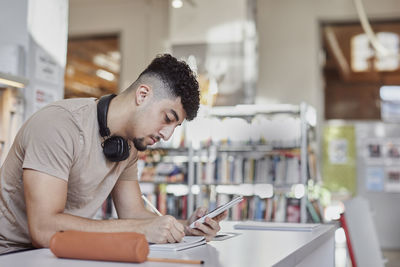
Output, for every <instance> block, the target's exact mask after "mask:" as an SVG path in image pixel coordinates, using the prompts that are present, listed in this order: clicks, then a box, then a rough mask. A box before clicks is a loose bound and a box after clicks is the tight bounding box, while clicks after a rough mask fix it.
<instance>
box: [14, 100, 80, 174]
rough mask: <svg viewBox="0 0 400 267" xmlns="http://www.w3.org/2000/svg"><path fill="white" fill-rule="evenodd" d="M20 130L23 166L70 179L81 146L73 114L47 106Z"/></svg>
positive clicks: (56, 107) (59, 108)
mask: <svg viewBox="0 0 400 267" xmlns="http://www.w3.org/2000/svg"><path fill="white" fill-rule="evenodd" d="M21 130H22V145H23V147H24V150H25V154H24V159H23V164H22V167H23V168H24V169H33V170H36V171H40V172H43V173H46V174H49V175H52V176H55V177H58V178H61V179H63V180H66V181H67V180H68V177H69V172H70V169H71V166H72V164H73V162H74V155H76V153H77V150H78V149H79V135H80V130H79V127H78V125H77V123H76V122H75V120H74V118H73V116H72V114H71V113H70V112H69V111H67V110H65V109H64V108H62V107H58V106H48V107H46V108H44V109H42V110H40V111H38V112H37V113H35V114H34V115H33V116H32V117H31V118H30V119H29V120H28V121H27V123H26V125H24V127H23V129H21Z"/></svg>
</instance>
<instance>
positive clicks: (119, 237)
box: [50, 231, 149, 262]
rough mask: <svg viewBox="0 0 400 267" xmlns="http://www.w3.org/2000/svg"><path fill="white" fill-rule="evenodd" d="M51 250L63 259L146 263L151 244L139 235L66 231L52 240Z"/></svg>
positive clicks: (54, 236) (58, 233)
mask: <svg viewBox="0 0 400 267" xmlns="http://www.w3.org/2000/svg"><path fill="white" fill-rule="evenodd" d="M50 250H51V251H52V252H53V254H54V255H56V256H57V257H59V258H70V259H81V260H101V261H120V262H144V261H146V260H147V255H148V254H149V244H148V243H147V240H146V237H145V236H144V235H143V234H139V233H129V232H126V233H97V232H81V231H64V232H57V233H55V234H54V235H53V236H52V238H51V240H50Z"/></svg>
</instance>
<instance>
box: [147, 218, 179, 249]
mask: <svg viewBox="0 0 400 267" xmlns="http://www.w3.org/2000/svg"><path fill="white" fill-rule="evenodd" d="M144 234H145V236H146V238H147V241H149V242H151V243H176V242H181V241H182V238H183V237H184V236H185V228H184V226H183V225H182V224H181V223H179V222H178V221H177V220H176V219H175V218H174V217H172V216H170V215H165V216H159V217H155V218H154V219H150V223H148V224H147V225H146V229H145V230H144Z"/></svg>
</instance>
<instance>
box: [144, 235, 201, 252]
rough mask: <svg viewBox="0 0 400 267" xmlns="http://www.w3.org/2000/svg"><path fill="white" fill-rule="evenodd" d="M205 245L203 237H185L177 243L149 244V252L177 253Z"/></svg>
mask: <svg viewBox="0 0 400 267" xmlns="http://www.w3.org/2000/svg"><path fill="white" fill-rule="evenodd" d="M205 243H206V239H205V238H204V236H185V237H184V238H183V240H182V241H181V242H179V243H167V244H150V251H179V250H184V249H188V248H193V247H197V246H200V245H203V244H205Z"/></svg>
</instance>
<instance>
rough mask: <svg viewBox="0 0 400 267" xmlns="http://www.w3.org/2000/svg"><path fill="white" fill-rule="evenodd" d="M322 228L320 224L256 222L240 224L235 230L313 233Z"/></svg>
mask: <svg viewBox="0 0 400 267" xmlns="http://www.w3.org/2000/svg"><path fill="white" fill-rule="evenodd" d="M318 226H320V224H319V223H275V222H256V221H246V222H243V223H238V224H236V225H235V226H234V228H235V229H242V230H272V231H302V232H311V231H313V230H314V229H316V228H318Z"/></svg>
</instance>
